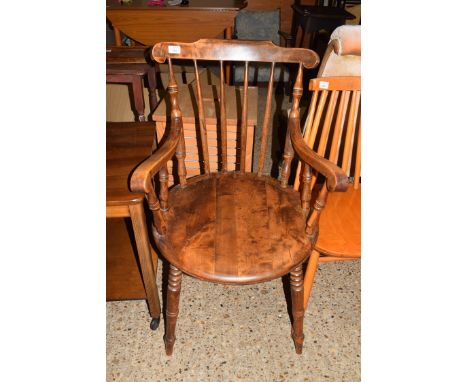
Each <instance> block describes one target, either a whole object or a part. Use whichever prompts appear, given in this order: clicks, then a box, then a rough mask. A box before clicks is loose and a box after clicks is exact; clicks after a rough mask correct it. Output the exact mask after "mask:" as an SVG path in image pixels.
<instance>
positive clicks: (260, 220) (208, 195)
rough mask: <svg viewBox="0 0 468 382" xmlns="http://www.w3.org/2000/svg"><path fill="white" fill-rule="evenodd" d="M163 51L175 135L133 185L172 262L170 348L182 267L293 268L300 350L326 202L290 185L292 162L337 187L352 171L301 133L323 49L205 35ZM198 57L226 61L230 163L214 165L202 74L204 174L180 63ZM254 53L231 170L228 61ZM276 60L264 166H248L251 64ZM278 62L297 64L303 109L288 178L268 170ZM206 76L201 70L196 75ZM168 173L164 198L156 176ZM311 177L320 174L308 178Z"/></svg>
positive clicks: (296, 120)
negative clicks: (310, 265)
mask: <svg viewBox="0 0 468 382" xmlns="http://www.w3.org/2000/svg"><path fill="white" fill-rule="evenodd" d="M152 55H153V58H154V59H155V60H156V61H157V62H159V63H162V62H165V61H166V60H167V61H168V64H169V71H170V82H169V86H168V92H169V95H170V100H171V102H170V105H171V107H170V110H169V111H168V113H169V114H170V117H169V118H170V121H169V123H168V128H167V131H166V137H165V139H164V141H163V143H162V144H161V146H160V147H159V148H158V149H157V150H156V152H155V153H154V154H153V155H152V156H151V157H150V158H148V159H147V160H146V161H144V162H143V163H141V164H140V166H139V167H138V168H137V169H136V170H135V171H134V173H133V175H132V178H131V189H132V190H133V191H137V192H143V193H145V194H146V197H147V200H148V204H149V208H150V210H151V211H152V217H153V227H152V232H153V236H154V239H155V242H156V245H157V246H158V249H159V251H160V253H161V254H162V255H163V256H164V257H165V258H166V260H168V262H169V263H170V270H169V280H168V288H167V306H166V317H165V336H164V340H165V346H166V353H167V354H168V355H171V354H172V352H173V346H174V342H175V327H176V321H177V315H178V305H179V297H180V290H181V281H182V272H183V273H186V274H188V275H191V276H193V277H196V278H198V279H201V280H204V281H211V282H215V283H223V284H233V285H240V284H254V283H260V282H264V281H269V280H272V279H275V278H279V277H282V276H284V275H286V274H288V273H289V274H290V283H291V299H292V315H293V323H292V338H293V341H294V345H295V349H296V353H298V354H300V353H301V352H302V345H303V340H304V336H303V316H304V305H303V298H304V296H303V273H302V263H303V262H304V261H305V260H306V259H307V258H308V256H309V255H310V253H311V252H312V250H313V248H314V244H315V241H316V238H317V231H318V226H317V224H318V219H317V214H319V213H320V211H319V209H317V208H315V209H312V212H311V211H310V200H311V192H310V190H309V188H308V187H305V188H303V191H302V192H301V193H299V192H297V191H295V190H294V189H293V188H292V187H291V186H289V185H288V181H289V178H290V172H291V161H292V159H293V157H294V153H297V154H298V155H299V157H300V158H301V160H302V161H303V162H304V163H305V165H304V170H305V173H306V174H310V172H311V170H312V169H315V170H316V171H318V173H320V174H323V175H324V176H325V179H326V187H327V189H328V190H329V191H333V190H335V191H343V190H345V189H346V187H347V182H348V178H347V176H346V174H345V173H344V171H343V170H341V169H340V168H339V167H337V166H336V165H335V164H333V163H332V162H330V161H328V160H326V159H324V158H322V157H320V156H319V155H317V154H316V153H314V152H313V151H312V150H311V149H310V148H309V147H308V146H307V144H306V142H305V141H304V139H303V137H302V134H301V127H300V116H299V101H300V98H301V94H302V76H303V68H304V67H305V68H313V67H315V66H316V65H317V63H318V57H317V55H316V53H315V52H313V51H310V50H307V49H300V48H281V47H278V46H275V45H274V44H272V43H271V42H266V41H242V40H231V41H226V40H199V41H197V42H195V43H175V42H163V43H158V44H156V45H155V46H154V47H153V51H152ZM176 59H192V60H193V62H194V66H195V70H196V71H198V62H199V61H202V60H203V61H205V60H207V61H218V65H219V67H220V76H221V80H220V102H219V114H220V121H221V122H220V131H221V139H220V142H219V143H220V148H219V149H218V150H219V151H218V153H219V156H220V157H221V160H222V168H221V171H219V172H217V171H216V169H213V168H211V167H210V161H209V158H208V144H207V134H206V123H205V113H204V110H203V106H202V107H200V105H203V103H202V102H201V101H202V100H203V96H202V94H201V92H202V90H201V86H200V83H199V82H197V84H196V85H197V92H196V95H195V97H196V102H197V103H198V105H199V107H198V110H199V131H198V133H199V138H200V151H201V155H200V157H202V158H203V166H204V174H202V175H200V176H195V177H193V178H190V179H187V178H186V173H187V171H186V167H185V161H184V159H185V140H184V134H183V131H184V130H183V110H180V103H179V101H178V86H177V83H176V81H175V78H174V74H173V70H172V61H173V60H176ZM226 61H228V62H229V61H235V62H239V61H244V66H245V68H246V70H245V71H244V73H245V74H246V75H245V76H244V83H243V90H242V92H241V93H242V94H243V95H242V105H243V106H242V113H241V115H242V117H241V123H240V133H239V138H238V145H239V147H238V150H237V158H238V164H237V168H236V171H227V163H228V161H227V156H228V152H227V145H226V135H227V134H226V107H225V104H226V96H225V89H224V88H225V85H224V83H225V81H224V70H223V66H224V65H223V64H224V62H226ZM255 62H270V81H269V84H268V91H267V99H266V108H265V117H264V123H263V131H262V137H261V145H260V146H261V148H260V157H259V165H258V169H257V172H256V173H249V172H247V171H246V165H245V163H246V159H245V157H246V125H247V115H248V108H249V105H248V103H247V100H248V97H246V95H247V91H248V87H247V84H248V76H247V73H248V67H249V65H250V63H255ZM276 63H287V64H296V65H297V66H298V70H297V73H298V74H297V78H296V81H295V85H294V90H293V98H294V101H293V107H292V110H291V112H290V114H289V121H288V129H287V133H286V143H285V148H284V156H283V158H284V162H283V166H282V172H281V181H278V180H277V179H273V178H271V177H268V176H263V175H262V170H263V163H264V158H265V150H266V143H267V136H268V131H267V127H268V126H269V123H268V121H269V119H270V116H271V110H270V109H271V104H272V102H271V101H272V93H273V73H274V68H275V65H276ZM196 78H197V79H198V78H199V76H198V75H196ZM174 155H175V159H176V163H177V165H175V164H174V168H177V173H178V174H177V175H178V178H179V182H178V183H179V184H177V185H176V186H174V187H173V188H171V190H169V188H168V175H167V173H168V170H167V162H168V161H169V160H170V159H171V158H172V157H173V156H174ZM156 174H159V197H157V193H156V187H155V186H156V183H157V182H156V181H155V180H154V179H153V177H154V176H155V175H156ZM304 179H305V181H306V182H307V181H308V179H309V181H310V177H309V178H307V176H306V177H305V178H304Z"/></svg>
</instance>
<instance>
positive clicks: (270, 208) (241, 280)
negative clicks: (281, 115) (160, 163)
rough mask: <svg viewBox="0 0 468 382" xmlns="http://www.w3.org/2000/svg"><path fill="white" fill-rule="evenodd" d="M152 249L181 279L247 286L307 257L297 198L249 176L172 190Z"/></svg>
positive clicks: (215, 177) (204, 180)
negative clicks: (164, 221) (187, 276)
mask: <svg viewBox="0 0 468 382" xmlns="http://www.w3.org/2000/svg"><path fill="white" fill-rule="evenodd" d="M169 204H170V210H169V211H168V212H167V213H166V218H167V233H166V234H165V235H158V234H157V232H155V231H154V230H153V233H154V236H155V240H156V242H157V245H158V248H159V249H160V250H161V252H162V254H163V255H164V257H166V259H167V260H168V261H169V262H170V263H171V264H173V265H174V266H176V267H177V268H179V269H180V270H181V271H183V272H184V273H187V274H190V275H192V276H195V277H197V278H200V279H203V280H207V281H213V282H220V283H225V284H252V283H257V282H262V281H268V280H272V279H274V278H277V277H281V276H283V275H285V274H287V273H289V272H290V271H291V270H292V269H293V268H294V267H296V266H297V265H298V264H300V263H301V262H302V261H304V260H305V258H306V257H307V256H308V255H310V253H311V250H312V241H311V237H310V236H308V235H306V233H305V216H304V213H303V211H302V208H301V204H300V196H299V193H298V192H297V191H294V190H293V189H291V188H285V189H283V188H281V187H280V185H279V183H278V181H277V180H275V179H272V178H270V177H259V176H257V175H255V174H249V173H246V174H240V173H214V174H210V175H203V176H199V177H196V178H192V179H191V180H189V181H188V183H187V186H186V187H185V188H183V189H182V188H181V187H180V186H176V187H174V188H173V189H172V190H171V192H170V196H169Z"/></svg>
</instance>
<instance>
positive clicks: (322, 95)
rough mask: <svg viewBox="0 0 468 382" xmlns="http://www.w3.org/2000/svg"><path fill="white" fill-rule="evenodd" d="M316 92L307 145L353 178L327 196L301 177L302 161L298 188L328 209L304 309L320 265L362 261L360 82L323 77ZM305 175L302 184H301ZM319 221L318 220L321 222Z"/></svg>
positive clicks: (312, 258) (307, 282) (314, 88)
mask: <svg viewBox="0 0 468 382" xmlns="http://www.w3.org/2000/svg"><path fill="white" fill-rule="evenodd" d="M309 89H310V90H311V91H312V92H313V96H312V100H311V103H310V109H309V115H308V118H307V120H306V126H305V129H304V139H305V141H306V142H307V145H308V146H309V147H311V148H313V149H314V150H315V151H316V152H317V153H318V154H319V155H321V156H324V157H326V158H328V159H329V160H330V161H332V162H333V163H336V164H337V165H339V166H340V167H341V168H342V170H343V171H345V172H346V174H347V175H348V176H349V180H350V183H352V186H351V185H350V186H349V187H348V188H347V190H346V192H344V193H333V194H331V195H330V196H329V197H328V200H327V196H328V190H327V187H326V184H320V183H318V182H317V179H318V176H317V175H318V174H316V173H314V174H313V175H312V179H311V180H310V179H309V178H310V174H309V173H308V172H305V173H304V174H302V171H303V169H302V164H301V162H299V165H298V168H297V171H296V179H295V181H294V189H295V190H299V189H300V188H302V192H304V189H306V190H309V189H314V187H315V191H316V192H315V193H316V194H318V197H317V198H316V201H315V206H314V208H315V209H316V210H317V211H320V210H322V209H323V208H324V207H325V205H327V208H326V209H325V210H324V211H323V213H322V214H321V217H320V232H319V235H318V240H317V243H316V245H315V248H314V250H313V252H312V255H311V256H310V258H309V262H308V265H307V270H306V274H305V279H304V308H307V304H308V301H309V296H310V293H311V289H312V284H313V281H314V277H315V272H316V269H317V264H318V262H319V261H336V260H354V259H358V258H360V257H361V118H360V117H361V115H360V96H361V77H325V78H316V79H314V80H312V81H311V82H310V87H309ZM301 174H302V184H300V181H301ZM318 218H319V217H318V216H317V219H318Z"/></svg>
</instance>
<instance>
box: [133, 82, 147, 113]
mask: <svg viewBox="0 0 468 382" xmlns="http://www.w3.org/2000/svg"><path fill="white" fill-rule="evenodd" d="M141 81H142V78H141V77H140V76H133V77H132V82H131V83H132V88H133V101H134V102H135V109H136V111H137V113H138V121H140V122H144V121H145V99H144V96H143V84H142V82H141Z"/></svg>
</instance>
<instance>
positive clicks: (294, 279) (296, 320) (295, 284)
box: [290, 264, 304, 354]
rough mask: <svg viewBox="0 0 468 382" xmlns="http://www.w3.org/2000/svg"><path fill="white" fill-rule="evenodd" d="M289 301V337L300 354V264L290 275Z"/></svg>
mask: <svg viewBox="0 0 468 382" xmlns="http://www.w3.org/2000/svg"><path fill="white" fill-rule="evenodd" d="M290 282H291V300H292V316H293V325H292V330H291V336H292V338H293V341H294V346H295V348H296V353H297V354H302V344H303V343H304V334H303V330H302V329H303V323H304V279H303V274H302V264H301V265H299V266H297V267H296V268H294V269H293V270H292V271H291V273H290Z"/></svg>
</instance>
